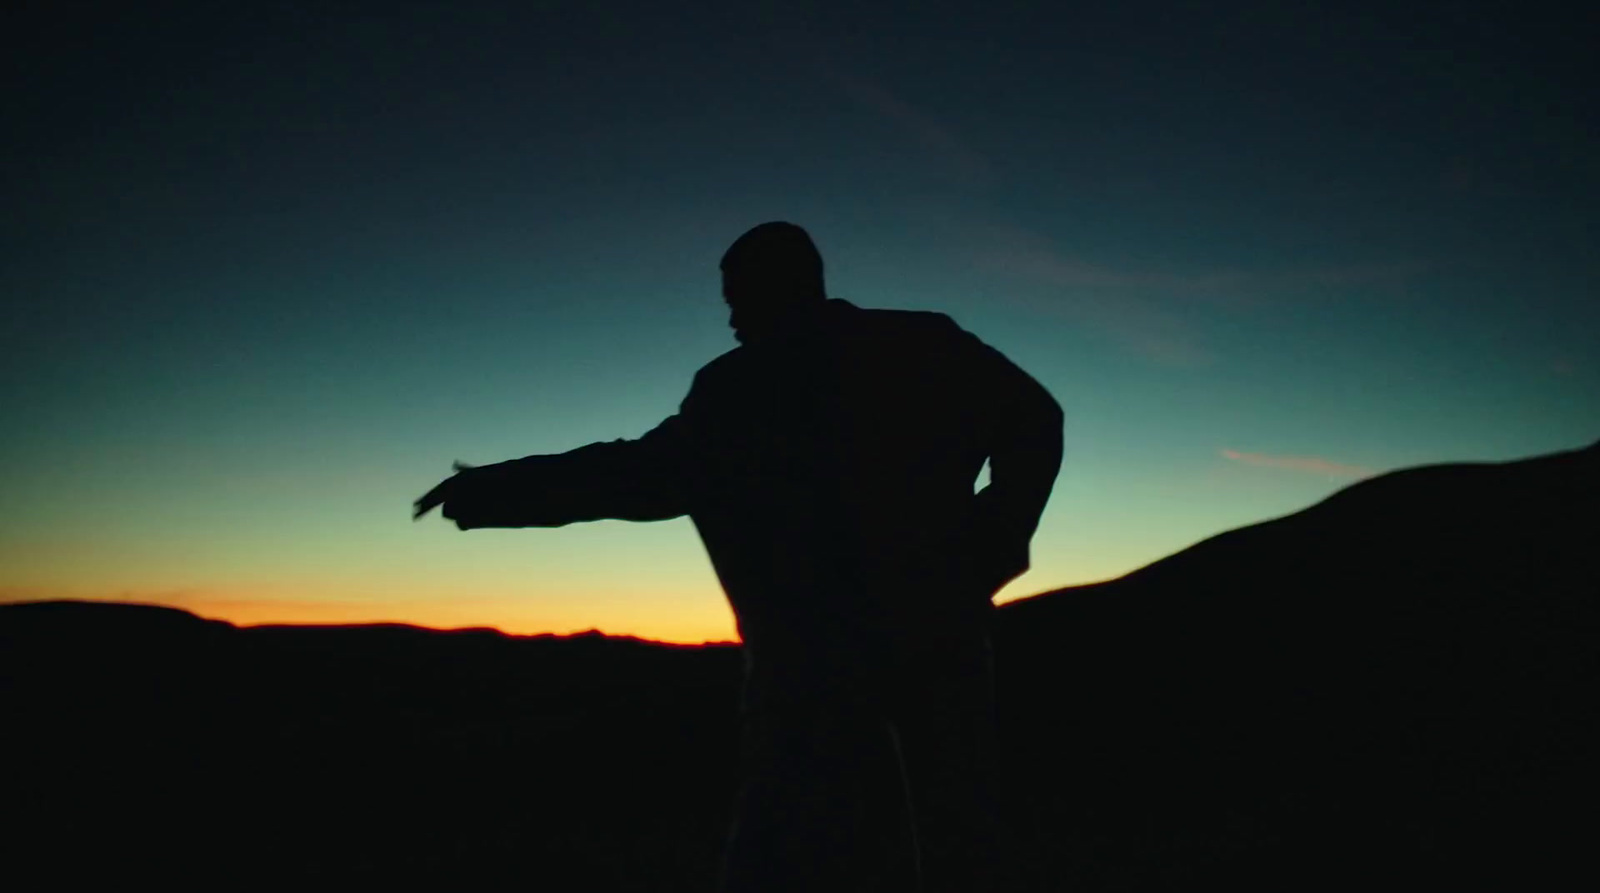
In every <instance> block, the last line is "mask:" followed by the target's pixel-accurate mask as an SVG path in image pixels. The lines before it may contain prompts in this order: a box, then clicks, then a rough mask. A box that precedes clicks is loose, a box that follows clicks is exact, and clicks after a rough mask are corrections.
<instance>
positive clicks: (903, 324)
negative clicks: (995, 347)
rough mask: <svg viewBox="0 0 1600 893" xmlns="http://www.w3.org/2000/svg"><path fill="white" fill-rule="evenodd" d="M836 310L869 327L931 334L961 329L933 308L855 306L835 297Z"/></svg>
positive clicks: (956, 331) (953, 331)
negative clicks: (908, 308)
mask: <svg viewBox="0 0 1600 893" xmlns="http://www.w3.org/2000/svg"><path fill="white" fill-rule="evenodd" d="M834 303H837V304H838V305H840V306H839V310H838V312H839V313H840V314H841V315H844V316H846V317H854V318H855V319H856V320H858V321H860V323H861V324H863V325H866V326H869V327H878V328H884V329H895V330H901V331H922V332H926V333H928V334H932V335H940V334H942V335H952V334H956V333H958V332H961V331H963V330H962V328H961V327H960V326H959V325H957V324H956V321H955V320H954V319H951V318H950V316H949V315H948V314H944V313H939V312H937V311H933V310H897V309H890V308H884V307H857V306H856V305H854V304H851V303H849V302H848V301H841V300H837V299H835V301H834Z"/></svg>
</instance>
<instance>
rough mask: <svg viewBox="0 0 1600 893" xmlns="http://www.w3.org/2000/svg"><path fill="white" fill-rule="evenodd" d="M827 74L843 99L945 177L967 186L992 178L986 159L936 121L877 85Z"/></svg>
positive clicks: (833, 72)
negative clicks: (896, 132)
mask: <svg viewBox="0 0 1600 893" xmlns="http://www.w3.org/2000/svg"><path fill="white" fill-rule="evenodd" d="M829 74H830V75H831V76H832V77H833V79H834V80H835V82H837V83H838V85H839V87H840V89H842V90H843V91H844V93H845V95H847V96H849V97H850V98H851V99H852V100H854V101H855V102H856V103H857V104H859V105H861V106H862V107H864V108H866V109H867V110H868V111H871V112H872V113H874V114H875V115H877V116H878V117H880V118H882V119H884V120H886V121H888V122H889V123H890V124H892V125H893V126H895V127H897V128H899V129H900V130H901V131H903V132H904V133H905V134H906V135H907V136H908V137H910V139H911V141H912V142H913V144H915V145H916V146H917V147H918V149H919V150H920V151H921V153H922V154H923V155H924V156H926V157H927V158H929V159H930V160H931V161H932V162H933V163H934V165H935V166H936V167H938V168H939V169H941V170H942V171H943V172H944V173H946V174H947V175H950V176H952V177H954V178H956V179H959V180H962V181H965V182H969V183H970V182H985V181H988V180H989V179H990V178H991V177H992V168H991V166H990V164H989V161H988V159H986V158H984V157H983V155H982V154H980V153H979V152H978V151H977V150H975V149H973V148H972V147H971V146H970V145H968V144H967V142H966V141H965V140H963V139H961V137H959V136H958V135H957V134H956V132H955V131H954V130H953V129H952V128H950V127H949V126H948V125H946V124H945V123H944V122H942V121H940V120H939V119H938V118H935V117H934V116H932V115H930V114H928V113H926V112H924V111H923V110H921V109H919V108H917V107H916V106H914V105H912V104H911V103H910V102H908V101H906V99H905V98H903V97H901V96H900V95H898V94H896V93H893V92H891V91H890V90H889V89H888V88H886V87H884V86H883V85H881V84H878V83H875V82H873V81H869V80H867V79H865V78H862V77H858V76H856V75H852V74H849V73H846V72H843V71H840V70H837V69H835V70H831V71H830V72H829Z"/></svg>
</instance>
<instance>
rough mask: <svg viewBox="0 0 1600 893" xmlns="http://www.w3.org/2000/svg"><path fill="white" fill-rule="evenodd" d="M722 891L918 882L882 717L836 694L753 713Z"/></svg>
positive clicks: (830, 890)
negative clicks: (827, 698)
mask: <svg viewBox="0 0 1600 893" xmlns="http://www.w3.org/2000/svg"><path fill="white" fill-rule="evenodd" d="M744 739H745V740H744V751H745V752H744V760H745V766H744V785H743V788H742V790H741V791H740V795H739V802H738V806H737V808H736V811H735V819H734V826H733V829H732V832H731V834H730V838H729V843H728V851H727V854H726V860H725V863H724V877H723V886H722V889H723V891H724V893H753V891H771V893H782V891H826V893H851V891H863V893H865V891H872V893H881V891H895V893H899V891H907V893H909V891H912V890H914V889H915V887H914V885H913V884H914V881H913V879H914V868H913V858H912V854H911V840H910V833H909V822H908V816H907V815H906V812H905V808H904V804H905V798H904V793H903V788H902V785H901V773H900V767H899V764H898V760H897V754H896V752H895V742H894V738H893V735H892V733H891V730H890V726H889V724H888V723H887V722H886V720H885V718H884V717H883V716H882V715H881V714H880V713H877V712H875V711H873V710H871V709H868V708H866V707H865V706H862V705H856V704H850V703H845V704H840V703H838V702H837V701H835V702H828V703H818V702H816V701H809V702H806V703H796V702H791V703H787V704H784V705H782V706H781V707H780V706H777V705H773V704H771V703H770V702H769V703H768V704H767V705H765V706H764V707H763V708H761V709H757V710H754V711H752V712H750V713H749V714H747V717H746V724H745V730H744Z"/></svg>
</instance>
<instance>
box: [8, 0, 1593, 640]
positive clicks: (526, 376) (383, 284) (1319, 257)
mask: <svg viewBox="0 0 1600 893" xmlns="http://www.w3.org/2000/svg"><path fill="white" fill-rule="evenodd" d="M672 6H673V5H672V4H660V3H637V4H634V3H629V4H619V3H605V4H594V3H559V4H558V3H520V4H510V3H498V4H475V3H449V4H444V3H438V4H433V3H428V4H422V3H410V4H408V3H400V2H394V0H390V2H383V3H356V4H338V3H271V4H268V3H255V2H240V3H227V4H217V3H146V4H136V5H120V6H119V5H113V4H101V3H68V2H54V3H49V4H23V5H22V6H21V7H19V8H14V9H13V10H12V11H9V12H7V13H6V14H5V15H6V16H7V21H6V23H5V24H4V26H3V27H0V31H3V32H4V33H5V37H4V38H3V40H4V42H5V44H6V53H5V62H4V65H5V66H6V72H7V76H8V77H7V80H8V84H7V88H6V90H5V92H4V95H3V99H0V102H3V103H4V105H3V110H4V116H5V120H6V122H7V139H6V140H5V142H4V146H3V149H0V151H3V152H4V158H3V160H4V165H3V169H0V189H3V193H0V201H3V203H4V207H5V208H6V213H5V215H4V216H3V218H0V227H3V230H0V234H3V236H4V244H5V246H6V248H5V255H4V258H3V266H0V293H3V294H4V296H5V306H6V308H7V309H6V317H5V318H6V326H5V329H4V333H3V336H0V337H3V339H4V343H3V345H0V346H3V348H4V350H3V354H0V355H3V357H4V359H3V361H0V362H3V363H4V370H5V374H4V377H3V383H0V413H3V414H4V415H5V417H6V418H7V419H9V420H10V421H11V424H10V432H9V433H8V436H7V437H6V439H5V442H4V445H3V447H0V460H3V461H4V463H5V465H4V468H5V471H4V472H3V474H4V480H3V485H4V487H5V489H6V491H7V493H8V504H9V505H10V506H11V508H12V510H11V511H10V512H8V513H7V517H6V518H5V519H4V520H3V521H0V558H3V559H4V562H5V565H6V566H7V567H8V569H9V570H8V574H9V576H8V577H7V578H4V579H0V587H10V588H9V589H8V591H10V592H12V593H20V594H22V595H28V594H38V593H45V592H57V591H60V592H67V591H71V592H79V593H87V594H97V593H98V594H116V593H133V594H138V593H158V594H159V593H169V596H168V597H169V598H179V596H180V595H181V594H182V593H190V595H187V596H182V597H184V598H191V599H201V596H196V595H193V593H196V592H200V593H209V594H210V595H207V596H205V597H213V598H221V596H218V595H216V594H217V593H234V594H235V595H238V594H239V593H244V592H247V591H248V592H255V593H260V592H267V591H268V590H270V591H271V592H275V593H278V595H272V596H270V597H269V596H261V598H265V599H269V600H270V599H271V598H280V597H282V598H288V597H290V595H285V594H284V593H290V594H294V593H303V592H310V591H313V590H314V591H316V592H318V593H322V594H321V595H318V596H317V597H318V598H326V597H328V596H327V595H326V594H327V593H330V592H339V593H351V592H357V591H359V590H363V589H364V588H365V589H370V590H371V591H372V592H374V593H381V592H391V591H393V590H394V588H395V587H396V586H397V585H398V584H397V583H396V582H395V581H396V580H405V581H408V585H413V586H414V588H415V589H416V592H415V593H414V596H413V597H414V599H415V601H416V604H422V603H424V602H428V600H429V599H444V598H447V597H450V598H457V597H459V596H460V593H461V592H462V591H464V589H472V586H478V587H479V588H480V589H483V590H484V591H489V590H493V591H495V592H505V593H520V595H517V596H515V597H516V598H523V599H524V601H525V602H526V603H535V604H542V605H553V604H556V603H558V602H559V603H561V604H565V602H561V600H562V599H563V598H566V597H567V596H566V595H563V593H570V592H574V591H577V590H580V589H585V587H587V589H586V590H585V591H588V592H590V596H589V597H590V601H588V602H585V603H584V604H588V605H593V604H595V602H594V601H593V599H594V598H598V596H594V595H593V593H594V592H602V591H603V592H617V591H623V590H628V591H633V590H632V589H630V587H633V588H634V589H637V590H638V591H639V592H641V593H643V592H645V591H647V590H649V589H650V588H651V587H652V586H655V587H656V588H662V586H663V585H664V584H662V583H661V581H662V580H670V581H673V582H672V583H671V585H668V586H666V588H669V589H670V588H673V587H674V586H675V587H678V588H679V589H681V590H682V591H683V592H685V593H701V592H702V590H704V593H705V594H704V598H705V599H711V600H712V601H703V602H695V604H696V605H700V606H701V607H703V605H704V604H714V596H715V591H714V583H713V582H712V581H711V578H710V576H709V571H708V570H707V569H706V568H705V567H704V560H703V558H702V557H700V555H699V553H698V552H697V551H696V550H695V547H694V546H693V542H692V536H690V535H689V534H688V533H687V532H686V531H687V528H686V527H684V526H683V525H681V524H678V523H676V522H675V523H673V524H667V525H658V527H659V528H660V529H659V530H652V529H648V528H640V527H637V526H635V527H632V528H630V527H629V526H628V525H599V528H600V529H601V530H602V532H601V533H598V534H590V533H586V532H571V531H562V532H560V533H545V534H540V535H523V536H521V537H520V538H517V539H515V540H506V539H494V538H493V537H492V536H491V542H490V545H489V546H485V547H479V546H475V545H474V546H463V545H462V542H463V540H462V539H461V538H452V537H451V536H447V535H446V531H445V530H442V529H436V528H434V527H429V528H427V529H426V531H425V532H419V530H418V529H416V528H412V527H409V526H406V525H405V524H402V523H400V522H404V521H405V520H406V516H405V514H404V508H405V505H406V504H407V503H408V502H409V500H410V499H411V498H412V497H414V496H415V495H416V493H418V492H420V491H421V490H423V489H426V488H427V486H429V485H431V484H432V483H433V482H434V480H436V479H437V477H438V476H440V475H441V474H443V473H444V472H446V471H447V470H448V462H449V461H450V460H451V459H453V458H462V459H466V460H470V461H493V460H496V459H500V458H506V457H509V456H513V455H522V454H526V453H531V452H545V451H554V450H560V449H566V448H569V447H572V446H576V445H579V444H581V443H585V442H588V441H591V440H595V439H601V438H611V437H622V436H631V435H636V434H638V433H641V432H642V431H643V430H645V429H646V428H648V427H649V426H650V425H651V424H653V423H654V422H655V421H658V420H659V419H660V418H661V417H663V416H665V415H666V414H669V413H670V412H671V411H672V410H673V409H674V407H675V405H676V402H677V400H679V399H680V398H681V397H682V395H683V393H684V391H685V390H686V389H687V386H688V382H689V379H690V377H691V376H692V374H693V372H694V370H695V369H696V368H698V367H699V365H701V364H703V363H704V362H706V361H707V360H709V359H711V358H712V357H713V356H715V355H716V354H718V353H720V352H721V351H723V350H726V349H728V348H729V347H731V346H732V344H733V342H732V339H731V336H730V334H729V332H728V330H727V329H726V326H725V316H724V310H723V308H722V306H721V301H720V296H719V295H718V291H717V285H718V283H717V276H716V261H717V259H718V257H719V256H720V254H721V252H722V250H723V249H724V248H725V247H726V246H727V244H728V243H729V242H730V241H731V240H732V239H733V238H734V237H736V236H737V235H738V234H739V233H740V232H742V231H743V230H744V229H746V228H747V227H749V226H751V225H753V224H755V223H758V222H761V221H763V220H770V219H788V220H792V221H794V222H797V223H799V224H801V225H803V226H805V227H807V228H808V229H809V230H810V231H811V232H812V234H813V236H814V237H815V239H816V241H817V242H818V244H819V246H820V247H821V249H822V251H823V253H824V256H825V258H826V261H827V265H828V278H829V286H830V289H831V291H832V292H833V293H834V294H836V295H838V296H841V297H846V298H849V299H851V300H853V301H855V302H856V303H859V304H862V305H867V306H895V307H918V308H926V309H935V310H941V311H944V312H947V313H950V314H951V315H952V316H954V317H955V318H956V319H957V321H958V322H960V323H962V324H963V325H964V326H966V327H967V328H968V329H970V330H972V331H974V332H975V333H977V334H978V335H979V336H980V337H983V338H984V339H985V340H987V341H989V342H990V343H992V344H994V345H995V346H996V347H998V348H1000V349H1001V350H1003V351H1005V352H1006V353H1007V354H1008V355H1010V356H1012V357H1013V358H1015V359H1016V360H1017V361H1018V362H1019V363H1021V364H1022V365H1023V366H1025V367H1026V368H1028V369H1029V370H1030V371H1032V372H1033V373H1034V374H1035V375H1036V377H1038V378H1039V379H1040V380H1041V381H1043V382H1044V383H1045V384H1046V385H1047V386H1048V387H1050V388H1051V390H1052V391H1053V392H1055V393H1056V394H1057V396H1058V397H1059V398H1060V399H1061V402H1062V403H1063V405H1064V407H1065V408H1066V410H1067V413H1068V432H1067V436H1068V441H1067V443H1068V457H1067V464H1066V466H1065V467H1064V469H1063V473H1062V478H1061V480H1060V483H1059V484H1058V489H1057V498H1056V500H1055V501H1054V503H1053V504H1052V507H1051V509H1050V511H1049V513H1048V514H1047V516H1046V522H1045V525H1044V527H1043V528H1042V529H1041V531H1040V535H1039V539H1038V540H1037V541H1036V553H1037V560H1036V562H1035V565H1036V572H1035V573H1034V574H1032V575H1030V576H1029V577H1027V578H1025V579H1024V581H1023V582H1021V583H1019V584H1018V586H1019V587H1021V588H1020V589H1017V590H1016V592H1022V591H1032V590H1037V589H1039V588H1045V587H1047V586H1053V585H1058V584H1062V583H1067V582H1072V581H1074V580H1079V579H1090V578H1095V577H1103V576H1108V575H1111V574H1115V573H1119V572H1122V571H1125V570H1129V569H1132V568H1133V567H1135V566H1137V565H1138V564H1140V563H1142V562H1144V561H1147V560H1150V559H1153V558H1156V557H1159V556H1160V555H1161V554H1164V553H1166V552H1169V551H1171V550H1173V549H1175V548H1178V547H1181V546H1182V545H1184V544H1186V543H1188V542H1192V541H1193V540H1194V539H1196V538H1198V537H1201V536H1204V535H1207V534H1210V533H1213V532H1216V531H1217V530H1220V529H1223V528H1224V527H1228V526H1233V525H1236V524H1240V523H1245V522H1248V521H1252V520H1257V519H1259V518H1262V517H1266V516H1269V515H1272V514H1276V513H1281V512H1284V511H1289V510H1292V509H1294V508H1297V507H1299V506H1301V505H1304V504H1305V503H1306V502H1309V501H1311V500H1313V499H1315V498H1317V497H1319V496H1321V495H1324V494H1326V493H1327V492H1330V491H1331V490H1332V489H1334V488H1335V487H1337V486H1339V485H1341V484H1342V483H1344V482H1346V481H1348V480H1349V479H1351V478H1353V477H1358V476H1360V475H1363V474H1366V473H1370V472H1372V471H1378V470H1383V469H1387V468H1392V467H1397V466H1401V465H1407V464H1415V463H1419V462H1429V461H1440V460H1446V459H1496V458H1508V457H1511V456H1517V455H1526V454H1530V453H1536V452H1545V451H1550V450H1554V449H1560V448H1566V447H1573V446H1578V445H1581V444H1584V443H1587V442H1590V441H1592V440H1594V439H1595V438H1596V437H1597V436H1600V397H1597V393H1600V387H1597V385H1600V363H1597V358H1600V302H1597V301H1596V300H1595V290H1596V289H1595V286H1596V283H1597V273H1600V263H1597V257H1596V252H1595V248H1594V244H1595V243H1594V233H1595V224H1596V212H1595V210H1594V209H1595V207H1596V204H1597V199H1600V152H1597V151H1596V150H1597V148H1600V146H1597V136H1600V134H1597V115H1596V99H1595V91H1594V90H1593V89H1592V84H1593V82H1594V81H1595V80H1596V78H1595V74H1596V71H1595V67H1596V66H1595V63H1594V61H1593V55H1594V54H1593V53H1592V47H1593V46H1595V45H1596V44H1597V41H1596V38H1597V37H1600V33H1597V29H1596V27H1595V16H1594V14H1593V13H1592V12H1589V13H1583V12H1580V11H1577V7H1576V6H1572V7H1570V8H1568V7H1567V6H1566V5H1557V4H1548V5H1543V4H1532V3H1519V4H1499V5H1487V4H1471V3H1438V4H1406V5H1404V6H1403V8H1396V5H1395V4H1390V3H1370V4H1369V3H1341V4H1307V3H1286V2H1274V3H1248V4H1215V3H1205V4H1200V3H1193V4H1191V3H1179V2H1170V0H1169V2H1161V3H1139V2H1132V3H1127V2H1125V3H1116V4H1105V5H1104V6H1103V7H1101V8H1097V9H1096V8H1083V7H1079V6H1074V5H1070V4H1043V3H1030V4H1006V3H962V4H949V3H928V2H923V3H904V4H879V3H874V4H858V3H810V4H805V3H776V2H773V3H743V4H733V3H729V4H721V3H702V4H689V5H688V6H690V7H691V8H690V9H689V10H679V9H673V8H672ZM19 10H20V11H19ZM449 532H450V533H453V531H449ZM473 542H480V541H479V540H474V541H473ZM513 543H514V545H512V544H513ZM463 550H465V551H463ZM408 562H410V563H408ZM596 567H603V568H613V569H614V570H609V571H607V572H606V573H611V574H612V575H613V576H610V577H607V576H605V575H604V574H600V572H599V571H595V570H594V568H596ZM486 568H487V569H486ZM463 574H474V575H477V576H473V577H472V579H473V580H476V581H478V582H477V583H473V584H471V585H467V584H463V583H462V582H461V581H462V579H463V577H462V575H463ZM596 574H600V575H599V576H596ZM630 574H631V575H632V576H629V575H630ZM430 581H431V582H430ZM430 586H431V587H432V588H429V587H430ZM171 593H178V594H179V595H171ZM252 597H253V596H252ZM308 597H309V596H308ZM349 597H350V598H352V599H355V600H357V601H360V600H361V599H363V598H365V599H368V600H369V601H381V600H382V599H383V598H384V597H385V596H382V595H379V594H374V595H371V596H357V595H350V596H349ZM505 597H506V598H507V599H512V598H513V596H512V595H507V596H505ZM644 597H645V596H643V595H641V596H640V598H641V599H642V598H644ZM238 598H240V599H244V598H245V597H244V596H242V595H239V596H238ZM619 598H620V597H619ZM684 598H685V599H691V598H701V595H696V594H691V595H685V596H684ZM202 600H203V599H202ZM430 603H431V602H430ZM618 604H619V605H620V606H619V607H616V608H615V611H614V615H615V616H617V617H629V616H634V615H638V614H640V612H641V611H643V609H642V608H640V607H639V604H637V603H635V602H633V601H629V600H628V599H623V600H622V601H621V602H619V603H618ZM671 604H672V605H674V607H672V608H670V610H671V611H677V612H678V613H679V614H684V613H686V612H687V613H693V611H696V610H701V607H695V608H692V609H691V608H688V607H684V605H685V604H687V603H686V602H685V603H677V602H673V603H671ZM374 610H378V609H374ZM494 610H502V609H494ZM541 610H542V609H541ZM552 610H553V609H552ZM583 610H588V609H587V608H577V607H574V608H571V610H567V609H565V608H563V609H562V611H553V613H549V615H548V616H550V617H552V618H555V617H557V615H559V617H560V618H569V619H570V616H576V615H573V614H572V612H573V611H577V612H578V613H579V614H581V612H582V611H583ZM662 610H667V609H662ZM715 610H720V608H717V609H715ZM418 611H419V612H421V613H418V612H413V614H408V615H406V616H418V617H422V616H424V615H426V612H425V611H422V610H421V609H418ZM485 611H486V612H487V613H485V614H484V615H483V618H482V619H483V622H497V621H496V620H495V617H496V616H500V615H494V611H493V610H490V609H485ZM563 611H565V613H563ZM630 612H631V613H630ZM356 613H358V614H359V613H360V612H359V611H357V612H356ZM400 613H404V612H400ZM490 615H494V616H490ZM427 616H434V615H427ZM473 616H474V617H477V615H473ZM529 616H532V615H529ZM539 616H540V617H543V616H546V615H544V614H540V615H539ZM595 616H601V617H602V618H609V617H612V616H613V614H608V613H604V612H603V611H602V612H601V614H599V615H595ZM540 622H544V621H539V622H535V621H534V620H529V621H528V624H530V625H533V626H537V625H539V623H540ZM568 622H569V620H568V619H551V620H549V621H548V623H549V624H551V625H555V626H559V625H561V624H563V623H568ZM570 622H571V623H572V624H575V625H594V624H586V623H585V622H584V621H583V620H582V619H581V618H580V619H577V620H570ZM607 622H609V621H607ZM619 623H620V621H619ZM614 625H616V624H614ZM624 625H625V624H624ZM646 626H647V627H648V624H647V625H646ZM659 628H660V629H665V628H666V627H659ZM685 628H687V627H685ZM641 629H643V631H644V632H646V633H649V632H650V630H651V629H658V627H648V628H641ZM674 629H675V628H674ZM661 634H662V635H677V633H671V632H667V633H661ZM684 635H689V634H688V633H685V634H684Z"/></svg>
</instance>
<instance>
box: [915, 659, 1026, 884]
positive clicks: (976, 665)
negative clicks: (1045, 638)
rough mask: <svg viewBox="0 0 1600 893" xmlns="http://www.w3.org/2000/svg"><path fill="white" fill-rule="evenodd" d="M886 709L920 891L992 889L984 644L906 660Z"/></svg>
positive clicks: (989, 682)
mask: <svg viewBox="0 0 1600 893" xmlns="http://www.w3.org/2000/svg"><path fill="white" fill-rule="evenodd" d="M908 670H909V672H908V677H907V679H906V682H905V684H904V685H903V686H902V688H901V696H900V697H899V698H898V705H897V707H896V710H895V713H894V724H895V728H896V730H897V731H898V733H899V735H898V738H899V745H900V751H901V755H902V757H903V760H904V767H905V778H906V786H907V788H908V794H909V800H910V804H911V810H912V812H913V813H914V816H915V819H914V821H915V827H916V836H917V844H918V846H917V851H918V854H919V857H920V871H919V874H920V875H921V876H922V879H923V880H922V884H923V887H922V890H923V891H924V893H987V891H991V890H995V889H997V888H998V887H999V886H1000V884H999V883H998V882H997V875H998V872H999V871H1000V870H1001V868H1002V866H1001V865H1000V864H999V854H998V848H999V844H1000V830H999V818H998V804H997V802H996V799H997V792H996V779H995V772H996V766H995V762H994V761H995V758H996V752H997V740H996V738H997V735H996V727H995V704H994V677H993V662H992V658H991V656H990V651H989V646H988V643H987V642H982V643H972V644H970V645H964V646H961V647H958V648H953V649H951V650H950V651H948V652H945V653H942V654H937V655H931V656H929V657H927V658H923V659H918V660H915V661H913V662H912V664H911V666H910V667H909V668H908Z"/></svg>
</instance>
